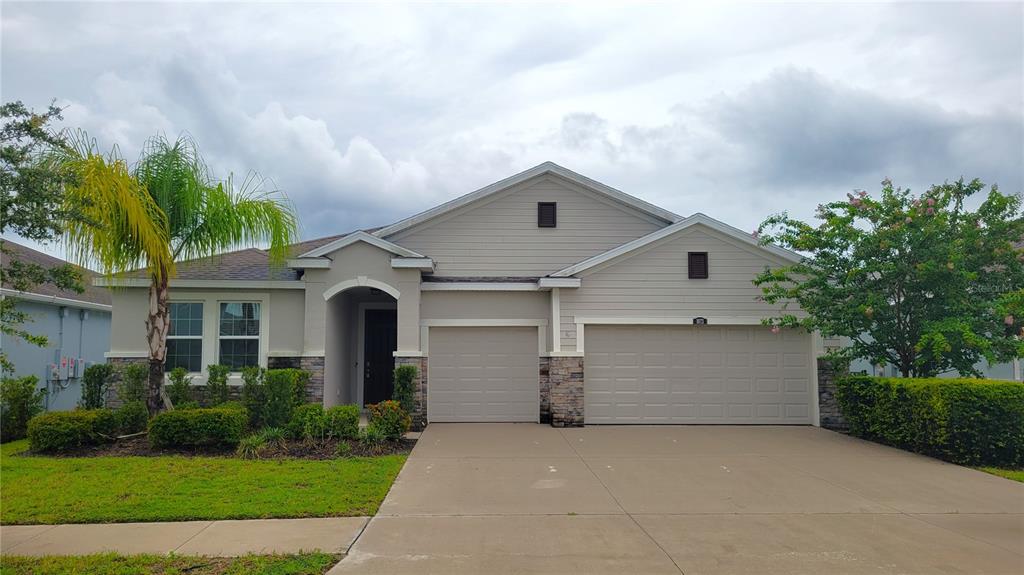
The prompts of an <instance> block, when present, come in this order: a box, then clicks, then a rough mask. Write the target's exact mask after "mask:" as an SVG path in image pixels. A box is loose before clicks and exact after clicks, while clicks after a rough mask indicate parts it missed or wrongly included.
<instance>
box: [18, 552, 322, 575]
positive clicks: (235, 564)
mask: <svg viewBox="0 0 1024 575" xmlns="http://www.w3.org/2000/svg"><path fill="white" fill-rule="evenodd" d="M338 559H340V557H338V556H337V555H328V554H326V553H304V554H301V555H249V556H246V557H176V556H166V555H116V554H113V553H105V554H102V555H86V556H79V557H75V556H71V557H0V575H43V574H45V575H65V574H67V575H72V574H74V575H108V574H111V573H116V574H119V575H129V574H131V575H135V574H139V575H142V574H146V575H149V574H166V575H171V574H174V575H180V574H182V573H188V574H189V575H253V574H255V575H320V574H322V573H324V572H326V571H327V570H328V569H329V568H330V567H331V566H332V565H334V564H335V563H337V562H338Z"/></svg>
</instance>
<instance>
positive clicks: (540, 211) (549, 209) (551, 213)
mask: <svg viewBox="0 0 1024 575" xmlns="http://www.w3.org/2000/svg"><path fill="white" fill-rule="evenodd" d="M557 205H558V204H556V203H555V202H537V227H538V228H553V227H555V225H556V219H555V212H556V211H557V210H556V206H557Z"/></svg>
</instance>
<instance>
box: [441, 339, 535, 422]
mask: <svg viewBox="0 0 1024 575" xmlns="http://www.w3.org/2000/svg"><path fill="white" fill-rule="evenodd" d="M427 366H428V367H427V369H428V371H429V373H428V376H427V417H428V419H429V421H437V422H441V421H495V422H497V421H538V420H539V418H540V383H539V365H538V357H537V329H536V328H530V327H444V328H434V327H432V328H430V360H429V362H428V363H427Z"/></svg>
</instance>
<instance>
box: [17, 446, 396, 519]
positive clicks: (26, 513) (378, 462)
mask: <svg viewBox="0 0 1024 575" xmlns="http://www.w3.org/2000/svg"><path fill="white" fill-rule="evenodd" d="M27 448H28V444H27V442H26V441H24V440H22V441H14V442H11V443H8V444H6V445H3V446H2V448H0V523H3V524H4V525H13V524H52V523H121V522H128V521H185V520H193V519H256V518H272V517H342V516H358V515H373V514H374V513H376V512H377V508H378V507H379V506H380V503H381V501H383V500H384V496H385V495H387V492H388V489H390V488H391V483H392V482H393V481H394V480H395V477H396V476H397V475H398V471H399V470H400V469H401V468H402V464H403V463H404V462H405V456H404V455H387V456H382V457H364V458H351V459H332V460H327V461H312V460H302V459H294V460H267V461H252V460H242V459H236V458H232V457H178V456H171V457H77V458H59V457H18V456H15V454H16V453H19V452H22V451H24V450H26V449H27Z"/></svg>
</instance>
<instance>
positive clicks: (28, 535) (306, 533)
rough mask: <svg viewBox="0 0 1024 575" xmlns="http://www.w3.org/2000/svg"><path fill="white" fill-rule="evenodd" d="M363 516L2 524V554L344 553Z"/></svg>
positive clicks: (208, 554) (214, 554)
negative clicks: (77, 523)
mask: <svg viewBox="0 0 1024 575" xmlns="http://www.w3.org/2000/svg"><path fill="white" fill-rule="evenodd" d="M366 522H367V518H366V517H331V518H324V519H254V520H244V521H179V522H168V523H104V524H83V525H4V526H0V552H2V553H3V554H4V555H34V556H39V555H86V554H91V553H102V552H106V551H114V552H117V553H123V554H139V553H152V554H166V553H171V552H174V553H177V554H179V555H207V556H216V557H236V556H239V555H246V554H249V553H297V552H299V551H323V552H325V553H345V552H347V551H348V549H349V547H350V546H351V545H352V542H353V541H355V539H356V537H358V536H359V533H360V532H362V530H363V527H365V526H366Z"/></svg>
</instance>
